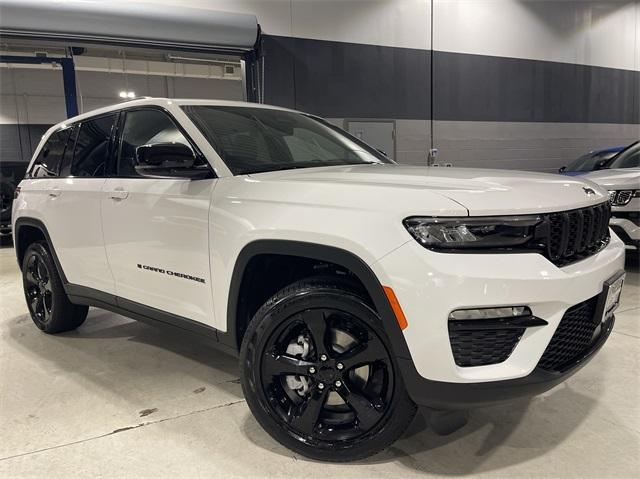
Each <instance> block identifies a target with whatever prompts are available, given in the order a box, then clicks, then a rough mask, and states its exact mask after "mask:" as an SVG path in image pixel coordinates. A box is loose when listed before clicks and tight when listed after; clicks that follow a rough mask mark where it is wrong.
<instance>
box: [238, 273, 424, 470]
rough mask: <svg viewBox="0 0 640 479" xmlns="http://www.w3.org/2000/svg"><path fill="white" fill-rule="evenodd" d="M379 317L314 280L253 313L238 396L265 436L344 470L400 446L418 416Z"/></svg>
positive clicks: (351, 294)
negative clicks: (345, 463)
mask: <svg viewBox="0 0 640 479" xmlns="http://www.w3.org/2000/svg"><path fill="white" fill-rule="evenodd" d="M390 351H391V348H390V346H389V344H388V340H387V337H386V335H385V333H384V330H383V329H382V327H381V320H380V318H379V317H378V315H377V314H376V313H375V311H373V310H372V309H371V307H370V306H368V304H367V302H366V301H365V300H364V299H363V297H362V296H361V295H359V294H358V293H357V292H355V290H354V289H352V288H350V287H348V286H347V285H344V284H337V283H335V282H333V280H330V279H329V280H327V279H312V280H305V281H301V282H298V283H295V284H293V285H291V286H289V287H287V288H285V289H284V290H282V291H280V292H279V293H277V294H276V295H275V296H274V297H272V298H271V299H270V300H269V301H267V303H266V304H265V305H264V306H263V307H262V308H261V309H260V310H259V311H258V312H257V313H256V315H255V316H254V319H253V321H252V322H251V323H250V325H249V328H248V330H247V333H246V334H245V337H244V340H243V344H242V349H241V364H242V386H243V390H244V393H245V396H246V398H247V403H248V404H249V407H250V408H251V411H252V412H253V414H254V415H255V417H256V419H257V420H258V422H260V424H261V425H262V426H263V427H264V429H265V430H266V431H267V432H268V433H269V434H270V435H271V436H272V437H273V438H274V439H276V440H277V441H279V442H280V443H282V444H283V445H285V446H286V447H288V448H290V449H292V450H294V451H296V452H298V453H300V454H302V455H304V456H307V457H311V458H314V459H320V460H328V461H351V460H357V459H362V458H365V457H368V456H370V455H373V454H375V453H377V452H379V451H381V450H382V449H384V448H386V447H387V446H389V445H390V444H391V443H393V442H394V441H395V440H396V439H398V438H399V437H400V436H401V435H402V434H403V432H404V431H405V429H406V428H407V426H408V425H409V423H410V422H411V420H412V419H413V417H414V415H415V410H416V407H415V405H414V404H413V402H412V401H411V399H410V398H409V397H408V395H407V393H406V391H405V388H404V385H403V383H402V378H401V377H400V374H399V373H398V372H397V367H396V365H395V363H394V361H393V359H392V356H391V353H390Z"/></svg>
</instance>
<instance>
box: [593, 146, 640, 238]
mask: <svg viewBox="0 0 640 479" xmlns="http://www.w3.org/2000/svg"><path fill="white" fill-rule="evenodd" d="M583 178H586V179H588V180H591V181H593V182H595V183H597V184H599V185H600V186H602V187H603V188H606V189H607V190H609V199H610V201H611V205H612V208H611V221H610V222H609V225H610V226H611V229H612V230H613V231H615V232H616V234H617V235H618V236H620V238H621V239H622V240H623V241H624V242H625V243H626V244H627V245H628V246H635V247H636V248H637V249H640V141H637V142H635V143H633V144H631V145H629V146H628V147H627V148H626V149H624V150H623V151H621V152H620V153H618V154H617V155H616V156H615V157H614V158H613V159H612V160H611V162H609V163H608V164H607V167H606V169H603V170H599V171H594V172H591V173H588V174H586V175H584V176H583Z"/></svg>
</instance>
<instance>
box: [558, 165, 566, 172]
mask: <svg viewBox="0 0 640 479" xmlns="http://www.w3.org/2000/svg"><path fill="white" fill-rule="evenodd" d="M565 171H567V167H566V166H561V167H560V168H559V169H558V173H564V172H565Z"/></svg>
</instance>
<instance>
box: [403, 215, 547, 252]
mask: <svg viewBox="0 0 640 479" xmlns="http://www.w3.org/2000/svg"><path fill="white" fill-rule="evenodd" d="M541 221H542V217H540V216H537V215H527V216H496V217H479V218H469V217H461V218H427V217H410V218H407V219H405V220H404V226H405V228H407V231H409V233H410V234H411V236H413V237H414V238H415V239H416V240H417V241H418V242H419V243H420V244H422V245H423V246H424V247H425V248H431V249H467V248H468V249H495V248H498V249H499V248H506V249H508V248H513V247H517V246H522V245H524V244H526V243H528V242H529V241H531V240H532V239H533V238H534V235H535V227H536V225H537V224H539V223H540V222H541Z"/></svg>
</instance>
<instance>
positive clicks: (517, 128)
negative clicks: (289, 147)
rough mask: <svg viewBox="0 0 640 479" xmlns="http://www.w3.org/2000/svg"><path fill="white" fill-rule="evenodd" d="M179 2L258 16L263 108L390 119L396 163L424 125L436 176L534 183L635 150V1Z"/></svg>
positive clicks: (408, 158)
mask: <svg viewBox="0 0 640 479" xmlns="http://www.w3.org/2000/svg"><path fill="white" fill-rule="evenodd" d="M188 3H189V4H190V5H193V6H199V7H202V8H219V9H224V8H227V9H230V10H233V11H247V12H251V13H255V14H256V15H257V17H258V20H259V22H260V24H261V26H262V29H263V32H264V33H265V34H266V36H265V40H264V45H263V46H264V66H265V80H264V85H265V99H266V101H267V102H269V103H275V104H279V105H285V106H290V107H295V108H299V109H302V110H306V111H310V112H313V113H317V114H320V115H323V116H326V117H329V118H331V119H332V121H334V122H337V123H340V122H342V120H343V119H345V118H384V119H397V120H398V121H397V122H396V129H397V131H396V143H397V145H396V149H397V158H398V160H399V161H401V162H405V163H414V164H424V163H425V161H426V155H425V151H426V150H427V149H428V148H430V145H431V142H430V140H431V126H433V141H434V146H435V147H437V148H438V149H439V157H438V160H439V161H440V162H441V163H447V162H451V163H453V164H454V165H457V166H486V167H501V168H517V169H531V170H539V171H554V170H556V169H557V168H558V167H559V166H562V165H563V164H566V163H567V162H568V161H570V160H571V159H574V158H575V157H577V156H579V155H580V154H582V153H584V152H585V151H588V150H590V149H593V148H601V147H606V146H613V145H619V144H625V143H629V142H631V141H633V140H634V139H637V138H639V137H640V126H639V124H640V111H639V110H640V98H639V96H640V45H639V43H640V3H639V2H637V1H636V2H634V1H616V0H612V1H604V0H603V1H579V0H577V1H537V0H536V1H526V0H524V1H521V0H455V1H454V0H433V5H432V4H431V1H430V0H422V1H410V0H407V1H342V2H338V1H304V0H298V1H292V2H290V1H267V2H258V1H253V2H251V1H234V2H229V1H197V0H192V1H190V2H188ZM432 7H433V45H432V44H431V33H432V32H431V30H430V27H431V15H430V13H431V8H432ZM432 47H433V52H432V51H431V48H432ZM432 53H433V91H432V92H431V90H430V88H431V71H430V61H431V57H430V55H431V54H432ZM432 93H433V104H431V101H430V100H431V94H432ZM432 118H433V120H434V121H433V125H431V124H430V120H431V119H432Z"/></svg>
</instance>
